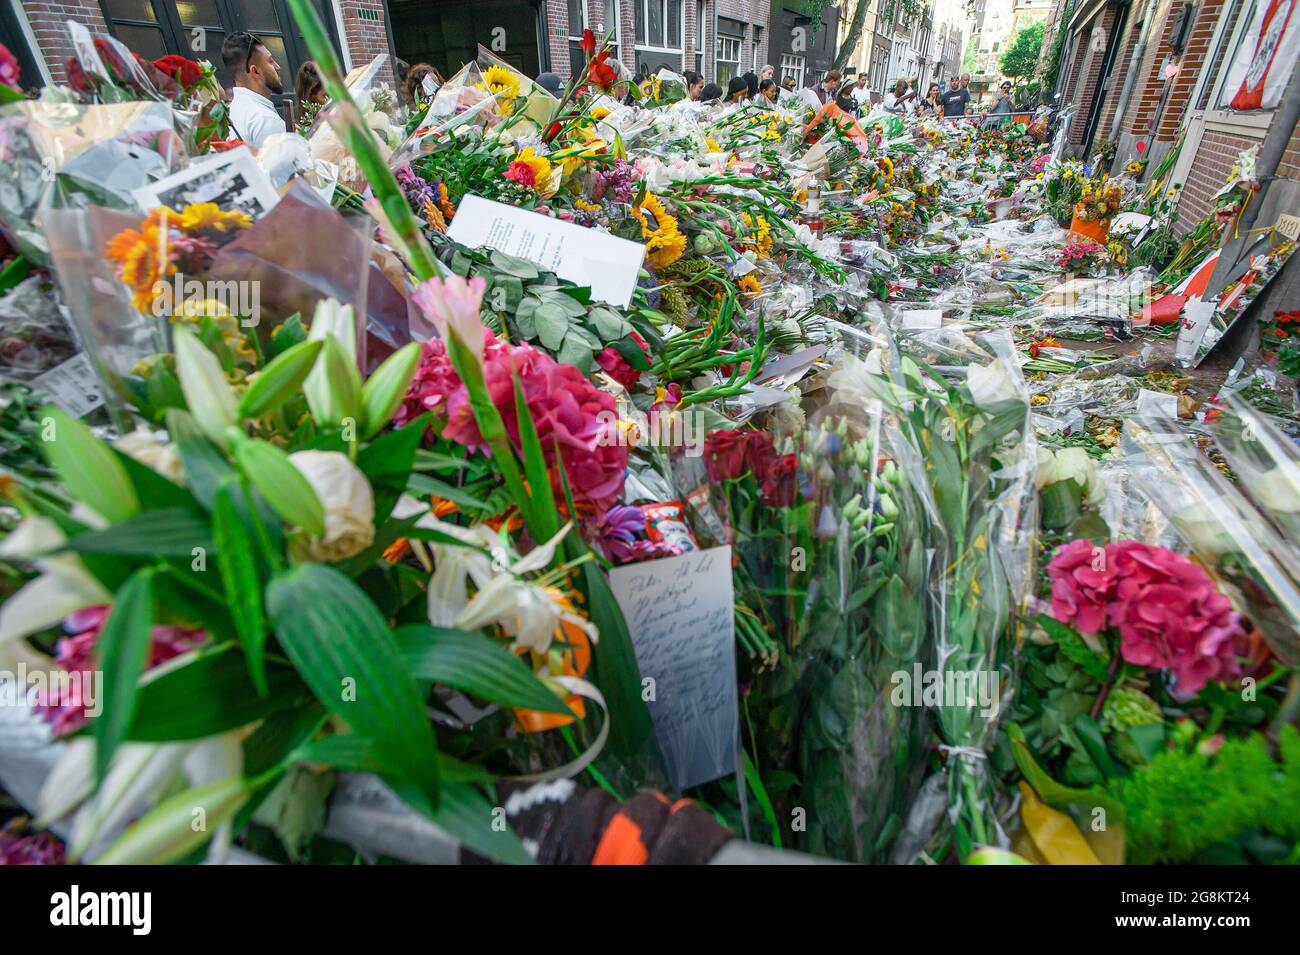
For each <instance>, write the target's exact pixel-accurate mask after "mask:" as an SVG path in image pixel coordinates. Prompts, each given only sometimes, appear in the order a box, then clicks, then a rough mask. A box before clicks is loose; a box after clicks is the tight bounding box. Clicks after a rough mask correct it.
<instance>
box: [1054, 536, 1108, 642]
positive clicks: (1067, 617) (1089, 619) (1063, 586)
mask: <svg viewBox="0 0 1300 955" xmlns="http://www.w3.org/2000/svg"><path fill="white" fill-rule="evenodd" d="M1047 575H1048V576H1049V577H1050V578H1051V580H1052V616H1053V617H1055V618H1056V619H1057V620H1059V621H1061V623H1065V624H1069V625H1070V626H1072V627H1074V629H1076V630H1078V631H1079V632H1080V633H1086V634H1088V635H1090V636H1091V635H1092V634H1096V633H1100V632H1101V630H1102V629H1104V628H1105V626H1106V624H1107V622H1108V620H1107V613H1106V610H1107V607H1108V605H1109V604H1110V600H1111V596H1112V595H1113V594H1114V591H1115V569H1114V567H1113V566H1112V564H1111V562H1110V561H1109V560H1108V559H1107V555H1106V552H1105V551H1104V550H1103V549H1102V548H1100V547H1097V546H1095V545H1094V544H1093V543H1092V541H1090V540H1076V541H1070V543H1068V544H1066V545H1065V546H1063V547H1061V548H1059V549H1057V551H1056V555H1055V556H1054V557H1053V558H1052V560H1051V563H1049V564H1048V565H1047Z"/></svg>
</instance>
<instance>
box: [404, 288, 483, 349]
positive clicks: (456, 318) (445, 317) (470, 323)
mask: <svg viewBox="0 0 1300 955" xmlns="http://www.w3.org/2000/svg"><path fill="white" fill-rule="evenodd" d="M485 291H487V281H486V280H485V279H483V278H482V277H481V276H475V277H474V278H472V279H469V280H466V279H463V278H461V277H460V276H459V275H452V276H449V277H447V278H445V279H436V278H435V279H426V280H425V281H423V282H421V283H420V284H419V285H417V286H416V287H415V291H413V292H412V293H411V301H413V302H414V303H415V304H416V306H417V307H418V308H419V309H420V311H422V312H423V313H424V314H425V317H427V318H428V319H429V321H431V322H432V323H433V326H434V328H436V329H437V330H438V334H439V336H441V337H442V338H444V339H445V338H446V337H447V332H448V329H450V330H451V331H452V332H454V333H455V334H456V337H457V338H458V339H460V341H461V343H462V344H463V345H465V347H467V348H468V349H469V350H470V351H471V352H473V353H474V356H475V357H476V358H477V357H478V356H480V355H481V354H482V352H483V334H484V332H485V331H486V329H484V328H483V322H482V320H481V319H480V318H479V305H480V303H482V301H483V293H484V292H485Z"/></svg>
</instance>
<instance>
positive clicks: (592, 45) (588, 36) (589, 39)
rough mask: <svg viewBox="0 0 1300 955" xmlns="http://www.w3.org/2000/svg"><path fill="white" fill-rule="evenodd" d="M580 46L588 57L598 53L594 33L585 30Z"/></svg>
mask: <svg viewBox="0 0 1300 955" xmlns="http://www.w3.org/2000/svg"><path fill="white" fill-rule="evenodd" d="M578 45H579V46H581V47H582V52H583V53H584V54H585V55H586V56H588V57H590V56H591V55H592V54H593V53H595V52H596V34H594V33H592V32H591V31H590V30H583V31H582V42H581V43H580V44H578Z"/></svg>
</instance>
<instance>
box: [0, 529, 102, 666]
mask: <svg viewBox="0 0 1300 955" xmlns="http://www.w3.org/2000/svg"><path fill="white" fill-rule="evenodd" d="M66 542H67V537H66V536H65V535H64V533H63V531H61V530H59V528H58V526H57V525H56V524H55V523H54V522H53V521H51V520H49V519H48V518H44V517H29V518H26V519H24V520H23V521H22V523H20V524H19V525H18V526H17V527H16V528H14V530H13V532H12V533H11V534H10V535H9V536H8V537H7V538H5V539H4V540H3V541H0V558H6V559H9V560H13V559H18V560H28V561H31V562H32V563H34V564H35V565H36V568H37V570H39V571H40V576H38V577H37V578H35V579H34V580H31V581H28V582H27V583H26V584H24V585H23V587H22V588H20V589H19V590H18V592H17V593H15V594H13V595H12V596H11V597H9V599H7V600H5V601H4V603H2V604H0V644H2V643H5V642H7V641H9V640H16V639H18V638H19V637H25V636H28V635H29V634H33V633H37V632H38V631H41V630H44V629H45V628H47V627H52V626H54V625H55V624H56V623H58V622H59V621H60V620H62V619H63V618H64V617H65V616H67V615H68V614H70V613H72V612H73V611H76V610H81V609H82V608H84V607H93V606H96V605H98V604H106V603H109V602H110V601H111V600H112V599H113V595H112V594H110V593H109V592H108V591H107V590H106V589H104V586H103V585H102V584H101V583H100V582H99V581H98V580H97V579H95V577H93V576H91V574H90V572H89V571H87V570H86V568H85V567H83V566H82V563H81V560H80V559H79V558H78V557H77V556H76V555H75V554H58V555H54V556H43V555H45V554H48V553H49V552H50V551H53V550H56V549H58V548H59V547H61V546H62V545H63V544H64V543H66Z"/></svg>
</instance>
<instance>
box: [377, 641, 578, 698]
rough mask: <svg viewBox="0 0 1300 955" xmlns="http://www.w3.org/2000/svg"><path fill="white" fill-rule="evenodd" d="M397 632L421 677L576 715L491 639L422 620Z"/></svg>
mask: <svg viewBox="0 0 1300 955" xmlns="http://www.w3.org/2000/svg"><path fill="white" fill-rule="evenodd" d="M394 636H395V637H396V638H397V643H398V647H399V649H400V650H401V653H402V657H403V659H404V660H405V661H406V666H407V669H409V670H410V672H411V674H412V675H413V676H414V677H415V678H416V679H417V680H428V681H430V682H432V683H440V684H444V685H446V686H454V687H456V689H458V690H464V691H465V692H466V693H470V694H472V695H474V696H477V697H480V698H482V699H484V700H490V701H492V702H493V703H500V704H501V705H502V706H511V707H520V708H523V709H529V710H541V711H542V712H544V713H560V714H563V715H565V716H572V715H573V712H572V711H571V710H570V709H569V708H568V706H566V705H565V703H564V701H563V700H562V699H561V698H560V697H558V696H556V695H555V693H554V692H552V691H551V690H550V689H548V688H547V686H546V684H544V683H543V682H542V681H541V680H539V679H538V678H537V677H536V676H535V675H534V674H533V671H532V670H530V669H528V666H527V665H526V664H525V663H524V662H523V661H522V660H521V659H519V657H517V656H515V655H514V654H513V653H511V652H510V651H509V650H507V649H506V648H505V647H503V646H502V645H501V644H500V643H498V642H497V641H495V640H493V639H492V638H491V637H487V636H484V635H483V634H481V633H468V632H466V631H464V630H447V629H443V628H440V627H431V626H429V625H428V624H419V623H417V624H409V625H407V626H404V627H398V628H397V630H396V631H394Z"/></svg>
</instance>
